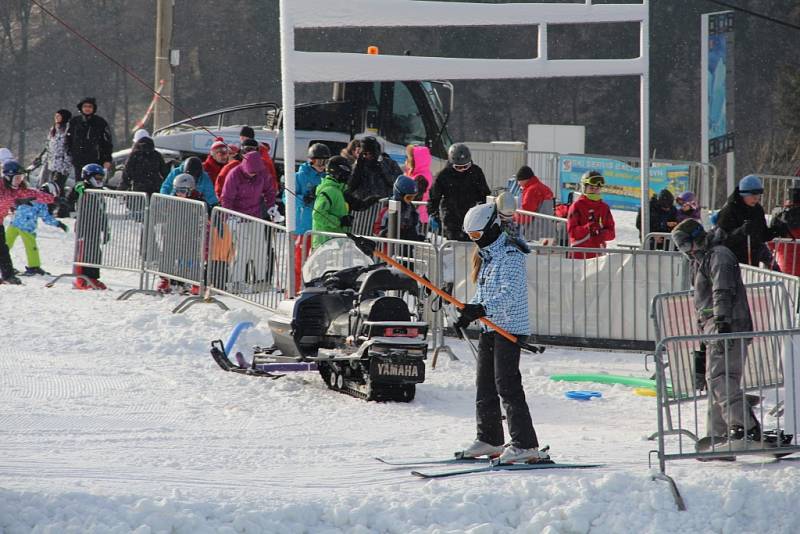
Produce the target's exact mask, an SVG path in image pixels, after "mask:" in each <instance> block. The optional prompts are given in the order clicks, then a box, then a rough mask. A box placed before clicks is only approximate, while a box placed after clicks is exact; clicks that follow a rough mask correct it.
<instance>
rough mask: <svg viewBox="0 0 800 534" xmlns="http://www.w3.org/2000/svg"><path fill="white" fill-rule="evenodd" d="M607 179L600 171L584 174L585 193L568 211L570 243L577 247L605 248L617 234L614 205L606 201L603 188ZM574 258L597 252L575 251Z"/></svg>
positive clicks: (583, 257)
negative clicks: (609, 204) (612, 206)
mask: <svg viewBox="0 0 800 534" xmlns="http://www.w3.org/2000/svg"><path fill="white" fill-rule="evenodd" d="M605 183H606V180H605V178H603V175H602V174H600V173H599V172H597V171H588V172H586V173H585V174H584V175H583V176H582V177H581V185H582V186H583V194H582V195H581V196H580V197H579V198H578V200H576V201H575V202H573V203H572V204H571V205H570V207H569V212H568V213H567V234H568V235H569V244H570V246H571V247H576V248H605V247H606V243H608V242H609V241H611V240H613V239H614V238H615V237H616V234H615V231H614V217H613V216H612V215H611V208H609V207H608V204H606V203H605V202H603V199H602V197H601V194H600V191H601V190H602V189H603V186H604V185H605ZM570 254H571V256H570V257H572V258H574V259H588V258H594V257H596V256H597V253H594V252H572V253H570Z"/></svg>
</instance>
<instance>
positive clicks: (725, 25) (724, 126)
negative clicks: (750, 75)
mask: <svg viewBox="0 0 800 534" xmlns="http://www.w3.org/2000/svg"><path fill="white" fill-rule="evenodd" d="M733 21H734V18H733V11H723V12H721V13H710V14H707V15H703V28H702V29H703V31H702V42H703V43H704V46H703V49H702V57H701V64H702V66H703V73H702V74H703V80H702V81H703V83H702V86H703V92H704V96H703V98H704V99H705V102H704V104H705V105H704V106H702V107H703V109H702V113H703V117H702V119H703V130H704V131H703V134H704V135H703V137H704V139H705V142H706V143H707V144H708V145H707V150H708V157H710V158H714V157H717V156H719V155H722V154H726V153H728V152H732V151H733V149H734V146H733V145H734V124H733V100H734V98H733V96H734V90H733V87H734V61H733V58H734V54H733V47H734V32H733V28H734V26H733Z"/></svg>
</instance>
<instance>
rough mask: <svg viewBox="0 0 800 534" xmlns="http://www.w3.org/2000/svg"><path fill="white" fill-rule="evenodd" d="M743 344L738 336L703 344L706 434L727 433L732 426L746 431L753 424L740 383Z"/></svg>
mask: <svg viewBox="0 0 800 534" xmlns="http://www.w3.org/2000/svg"><path fill="white" fill-rule="evenodd" d="M706 333H709V332H706ZM726 345H727V350H726ZM747 345H748V343H745V342H744V341H743V340H741V339H735V340H728V341H723V340H718V341H711V342H708V343H707V345H706V383H707V384H708V413H707V420H706V428H707V432H708V434H709V435H710V436H727V435H728V429H729V428H730V427H731V426H734V425H741V426H742V427H743V428H744V429H745V430H749V429H750V428H752V427H753V426H755V424H756V423H757V421H756V420H755V418H754V417H753V414H752V412H751V410H750V406H749V405H748V404H747V402H746V400H745V396H744V391H743V390H742V386H741V382H742V370H743V368H744V364H745V361H746V358H747ZM726 354H727V358H726Z"/></svg>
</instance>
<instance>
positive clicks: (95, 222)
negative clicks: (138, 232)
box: [67, 163, 111, 289]
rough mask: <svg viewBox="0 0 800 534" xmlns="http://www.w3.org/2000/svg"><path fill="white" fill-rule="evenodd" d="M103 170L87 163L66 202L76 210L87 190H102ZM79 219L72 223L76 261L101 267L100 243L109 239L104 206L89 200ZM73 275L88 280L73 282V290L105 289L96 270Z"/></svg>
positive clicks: (83, 269) (81, 269) (76, 270)
mask: <svg viewBox="0 0 800 534" xmlns="http://www.w3.org/2000/svg"><path fill="white" fill-rule="evenodd" d="M105 176H106V175H105V170H104V169H103V167H101V166H100V165H98V164H97V163H89V164H88V165H85V166H84V167H83V169H81V179H80V181H79V182H77V183H76V184H75V187H73V188H72V191H70V193H69V197H68V198H67V201H68V202H69V203H70V204H71V205H74V206H78V203H79V201H80V199H81V198H82V197H83V195H84V193H85V192H86V191H87V190H90V189H98V190H103V189H107V187H106V186H105ZM82 210H83V215H81V214H79V216H78V217H77V218H76V220H75V239H76V240H77V241H78V246H77V247H76V253H75V254H76V259H77V261H80V262H83V263H96V264H100V263H102V251H101V249H100V241H101V240H102V242H103V244H106V243H108V242H109V240H110V239H111V234H110V231H109V230H110V229H109V227H108V218H107V217H106V204H105V201H104V199H102V198H100V197H89V199H88V200H87V201H86V203H85V204H84V205H83V207H82ZM73 273H74V274H76V275H83V276H85V277H86V278H88V279H89V282H87V281H86V280H85V279H84V278H76V279H75V282H74V283H73V287H74V288H75V289H106V286H105V284H104V283H103V282H101V281H100V269H99V268H97V267H83V266H75V267H74V268H73Z"/></svg>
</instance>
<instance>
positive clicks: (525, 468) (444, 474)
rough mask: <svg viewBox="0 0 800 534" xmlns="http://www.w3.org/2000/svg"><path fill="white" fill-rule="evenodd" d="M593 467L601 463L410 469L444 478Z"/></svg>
mask: <svg viewBox="0 0 800 534" xmlns="http://www.w3.org/2000/svg"><path fill="white" fill-rule="evenodd" d="M593 467H603V464H558V463H555V462H538V463H535V464H498V465H485V466H483V467H473V468H469V469H452V470H450V471H438V472H433V473H423V472H421V471H411V474H412V475H414V476H415V477H419V478H446V477H455V476H460V475H471V474H473V473H490V472H492V471H535V470H540V469H591V468H593Z"/></svg>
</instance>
